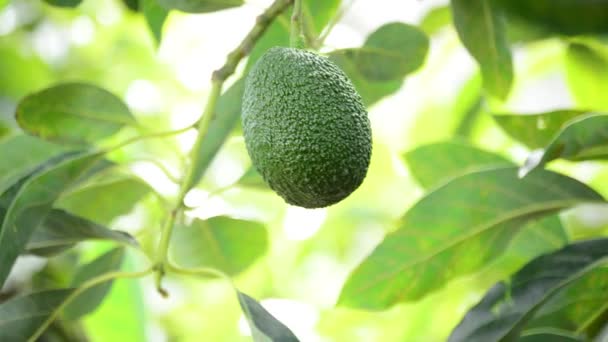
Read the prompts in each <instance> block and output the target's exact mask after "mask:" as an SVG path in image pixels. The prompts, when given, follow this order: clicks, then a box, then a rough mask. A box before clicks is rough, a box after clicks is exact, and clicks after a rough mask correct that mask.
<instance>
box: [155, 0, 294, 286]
mask: <svg viewBox="0 0 608 342" xmlns="http://www.w3.org/2000/svg"><path fill="white" fill-rule="evenodd" d="M292 2H293V0H275V1H274V2H273V3H272V4H271V5H270V7H268V8H267V9H266V10H265V11H264V12H263V13H262V14H261V15H259V16H258V17H257V19H256V23H255V25H254V26H253V28H252V29H251V30H250V31H249V33H248V34H247V35H246V36H245V38H244V39H243V41H241V43H240V44H239V45H238V46H237V48H236V49H234V50H233V51H232V52H231V53H229V54H228V57H227V58H226V62H225V63H224V65H223V66H222V67H221V68H219V69H217V70H216V71H214V72H213V75H212V77H211V90H210V92H209V97H208V99H207V104H206V105H205V110H204V111H203V115H202V116H201V119H200V120H199V122H198V125H197V126H198V135H197V137H196V141H195V142H194V145H193V147H192V150H191V151H190V165H189V166H188V169H187V171H186V175H185V177H184V179H183V180H182V183H181V186H180V191H179V195H178V196H177V199H176V202H175V205H174V207H173V209H172V210H171V212H170V213H169V217H167V220H166V221H165V224H164V225H163V227H162V230H161V238H160V242H159V246H158V251H157V256H156V264H155V265H154V270H155V271H156V272H157V274H156V288H157V290H158V292H159V293H160V294H161V295H163V296H166V295H167V291H165V290H164V289H163V288H162V284H161V282H162V278H163V276H164V275H165V273H166V272H167V270H171V269H173V270H175V269H176V268H172V267H170V265H169V262H168V258H167V254H168V250H169V244H170V241H171V234H172V233H173V227H174V226H175V221H176V217H177V215H178V213H179V212H180V211H181V210H183V209H184V198H185V197H186V194H187V193H188V191H190V189H191V188H192V187H193V186H195V185H196V183H197V182H198V181H199V180H200V178H201V177H202V176H203V171H204V170H200V169H198V165H199V159H200V155H201V148H202V145H203V140H204V138H205V136H206V135H207V131H208V130H209V124H210V123H211V122H212V121H213V119H214V116H215V107H216V104H217V101H218V99H219V97H220V95H221V93H222V87H223V85H224V82H225V81H226V79H227V78H228V77H230V76H231V75H232V74H233V73H234V71H235V70H236V67H237V66H238V64H239V62H240V61H241V60H242V59H243V58H244V57H245V56H247V55H248V54H249V52H251V49H253V47H254V46H255V43H256V42H257V41H258V40H259V39H260V38H261V37H262V35H263V34H264V32H265V31H266V29H267V28H268V27H269V26H270V24H271V23H272V22H273V20H274V19H275V18H276V17H277V16H279V15H280V14H281V13H282V12H283V11H285V10H286V9H287V7H288V6H289V5H290V4H291V3H292Z"/></svg>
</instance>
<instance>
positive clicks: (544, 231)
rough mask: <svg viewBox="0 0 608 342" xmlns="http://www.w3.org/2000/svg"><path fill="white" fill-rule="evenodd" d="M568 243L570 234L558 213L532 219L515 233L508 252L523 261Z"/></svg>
mask: <svg viewBox="0 0 608 342" xmlns="http://www.w3.org/2000/svg"><path fill="white" fill-rule="evenodd" d="M567 243H568V234H567V233H566V229H565V228H564V226H563V225H562V221H561V220H560V217H559V215H558V214H554V215H550V216H545V217H542V218H540V219H537V220H531V222H529V223H528V224H526V225H525V226H524V227H523V229H521V231H520V232H519V233H518V234H516V235H515V237H514V238H513V241H512V242H511V244H510V245H509V249H508V251H507V252H506V254H508V255H509V256H514V257H516V258H518V259H520V260H523V261H529V260H531V259H532V258H535V257H537V256H539V255H540V254H542V253H547V252H550V251H554V250H556V249H558V248H561V247H563V246H564V245H566V244H567Z"/></svg>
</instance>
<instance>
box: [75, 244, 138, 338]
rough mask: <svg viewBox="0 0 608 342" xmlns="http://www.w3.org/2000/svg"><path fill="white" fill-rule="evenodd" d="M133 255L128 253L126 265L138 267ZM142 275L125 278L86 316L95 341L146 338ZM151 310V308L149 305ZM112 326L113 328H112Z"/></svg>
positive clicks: (86, 323) (87, 326)
mask: <svg viewBox="0 0 608 342" xmlns="http://www.w3.org/2000/svg"><path fill="white" fill-rule="evenodd" d="M134 264H135V261H134V260H133V258H132V256H131V255H126V257H125V262H124V267H123V269H124V270H125V271H127V272H134V271H137V269H136V267H135V266H134ZM141 283H142V281H141V280H140V279H121V280H120V281H117V282H115V283H114V285H112V290H111V291H110V293H109V294H108V295H107V296H106V298H105V299H104V301H103V303H102V304H101V305H100V306H99V308H98V309H97V310H95V312H93V313H91V314H90V315H87V316H86V317H85V318H84V325H85V327H86V330H87V333H88V334H89V336H91V337H93V336H94V338H93V339H92V340H91V342H95V341H99V342H103V341H129V342H146V341H149V339H146V330H148V329H147V321H146V320H147V319H149V317H148V314H147V312H146V309H147V308H146V307H145V305H144V299H143V293H142V285H141ZM148 310H149V308H148ZM108 326H111V327H112V328H111V329H108Z"/></svg>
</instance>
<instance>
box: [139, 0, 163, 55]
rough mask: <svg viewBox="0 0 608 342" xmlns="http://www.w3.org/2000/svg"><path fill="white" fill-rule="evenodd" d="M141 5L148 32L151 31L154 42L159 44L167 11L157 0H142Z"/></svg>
mask: <svg viewBox="0 0 608 342" xmlns="http://www.w3.org/2000/svg"><path fill="white" fill-rule="evenodd" d="M141 7H142V12H143V14H144V17H145V18H146V23H147V24H148V28H149V29H150V32H152V35H153V36H154V39H155V40H156V43H157V44H160V41H161V39H162V36H163V25H164V23H165V20H166V19H167V16H169V11H168V10H166V9H164V8H162V7H161V6H160V5H159V4H158V1H157V0H142V3H141Z"/></svg>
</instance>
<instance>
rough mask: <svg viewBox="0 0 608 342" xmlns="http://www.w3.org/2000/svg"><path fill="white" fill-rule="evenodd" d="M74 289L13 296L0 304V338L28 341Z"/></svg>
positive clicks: (3, 339)
mask: <svg viewBox="0 0 608 342" xmlns="http://www.w3.org/2000/svg"><path fill="white" fill-rule="evenodd" d="M73 291H74V289H54V290H47V291H41V292H34V293H30V294H26V295H23V296H19V297H15V298H12V299H9V300H7V301H6V302H4V303H1V304H0V340H1V341H28V339H29V338H30V337H32V335H33V334H34V332H35V331H36V330H37V329H38V328H39V327H40V326H41V325H42V324H43V323H44V322H45V321H46V320H47V319H48V318H49V317H50V316H51V314H53V312H55V310H56V309H57V307H59V306H60V305H61V304H62V303H63V302H64V301H65V300H66V299H67V298H68V297H69V296H70V295H71V294H72V292H73Z"/></svg>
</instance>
